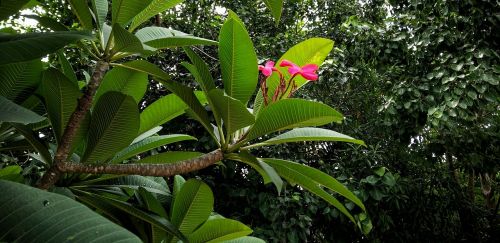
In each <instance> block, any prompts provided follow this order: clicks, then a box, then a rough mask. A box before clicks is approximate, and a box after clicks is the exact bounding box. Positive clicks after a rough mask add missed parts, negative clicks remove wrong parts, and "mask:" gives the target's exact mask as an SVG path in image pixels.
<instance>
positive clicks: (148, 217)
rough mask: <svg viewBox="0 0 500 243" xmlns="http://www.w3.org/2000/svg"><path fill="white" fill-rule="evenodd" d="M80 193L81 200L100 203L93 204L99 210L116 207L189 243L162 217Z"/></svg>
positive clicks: (130, 205)
mask: <svg viewBox="0 0 500 243" xmlns="http://www.w3.org/2000/svg"><path fill="white" fill-rule="evenodd" d="M79 192H80V194H79V198H85V199H86V201H87V202H92V201H96V202H99V204H93V206H96V207H97V208H98V209H101V210H106V209H107V208H108V207H106V208H99V206H100V205H106V206H112V207H115V208H116V209H119V210H121V211H123V213H126V214H129V215H132V216H134V217H136V218H138V219H140V220H143V221H145V222H147V223H150V224H152V225H154V226H156V227H158V228H161V229H163V230H164V231H165V232H168V233H170V234H173V235H175V236H176V237H179V238H180V239H182V240H184V241H186V242H187V239H186V238H185V237H184V235H183V234H182V233H181V232H179V230H178V229H176V228H175V225H173V224H172V223H171V222H169V221H168V220H167V219H166V218H163V217H160V216H158V215H156V214H153V213H150V212H146V211H143V210H140V209H138V208H137V207H134V205H132V204H130V203H127V202H124V201H120V200H117V199H113V198H109V197H105V196H101V195H98V194H93V193H88V192H83V191H79Z"/></svg>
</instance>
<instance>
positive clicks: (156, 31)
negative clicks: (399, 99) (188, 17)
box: [135, 26, 217, 50]
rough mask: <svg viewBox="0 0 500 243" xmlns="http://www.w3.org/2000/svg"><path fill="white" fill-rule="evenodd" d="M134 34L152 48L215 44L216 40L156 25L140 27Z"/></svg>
mask: <svg viewBox="0 0 500 243" xmlns="http://www.w3.org/2000/svg"><path fill="white" fill-rule="evenodd" d="M135 36H136V37H137V38H138V39H139V40H140V41H141V42H142V43H143V44H144V45H146V46H148V47H152V48H153V49H152V50H155V49H166V48H172V47H182V46H193V45H217V42H216V41H213V40H208V39H204V38H200V37H196V36H193V35H189V34H186V33H183V32H180V31H177V30H172V29H167V28H163V27H156V26H152V27H145V28H143V29H140V30H139V31H137V33H135Z"/></svg>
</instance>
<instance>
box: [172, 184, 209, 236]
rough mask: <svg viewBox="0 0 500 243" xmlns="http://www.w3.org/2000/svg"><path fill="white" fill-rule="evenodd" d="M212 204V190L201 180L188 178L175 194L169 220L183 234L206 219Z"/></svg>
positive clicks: (190, 231)
mask: <svg viewBox="0 0 500 243" xmlns="http://www.w3.org/2000/svg"><path fill="white" fill-rule="evenodd" d="M213 206H214V196H213V194H212V190H210V187H208V185H207V184H205V183H204V182H202V181H199V180H195V179H190V180H188V181H186V183H184V185H183V186H182V188H181V190H180V191H179V193H177V194H176V195H175V198H174V202H173V206H172V209H171V212H170V215H171V222H172V224H174V225H175V226H176V227H178V229H179V230H180V231H181V232H182V233H183V234H190V233H192V232H193V231H194V230H195V229H196V228H197V227H198V226H200V225H201V224H202V223H203V222H205V221H206V220H207V219H208V216H210V213H211V212H212V210H213Z"/></svg>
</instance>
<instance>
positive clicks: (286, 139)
mask: <svg viewBox="0 0 500 243" xmlns="http://www.w3.org/2000/svg"><path fill="white" fill-rule="evenodd" d="M304 141H338V142H347V143H355V144H360V145H365V143H364V142H363V141H362V140H357V139H354V138H352V137H349V136H347V135H344V134H342V133H338V132H335V131H332V130H328V129H323V128H316V127H303V128H295V129H293V130H291V131H289V132H285V133H283V134H280V135H278V136H276V137H274V138H271V139H269V140H266V141H264V142H260V143H256V144H252V145H250V146H247V147H246V148H253V147H260V146H266V145H275V144H282V143H290V142H304Z"/></svg>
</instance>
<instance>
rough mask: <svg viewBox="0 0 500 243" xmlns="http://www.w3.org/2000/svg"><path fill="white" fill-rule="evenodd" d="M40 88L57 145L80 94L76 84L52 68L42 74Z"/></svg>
mask: <svg viewBox="0 0 500 243" xmlns="http://www.w3.org/2000/svg"><path fill="white" fill-rule="evenodd" d="M41 87H42V89H41V90H42V92H41V93H42V95H43V97H44V100H45V109H46V110H47V113H48V115H49V120H50V123H51V124H52V129H54V134H55V137H56V141H57V143H58V144H59V143H60V142H61V138H62V135H63V133H64V129H65V128H66V125H67V124H68V121H69V118H70V117H71V114H73V112H74V111H75V108H76V106H77V104H78V98H80V96H81V93H80V90H79V89H78V86H77V85H76V83H73V82H71V81H70V80H69V79H68V78H66V76H64V74H62V73H61V72H59V71H58V70H57V69H53V68H50V69H48V70H46V71H45V72H43V76H42V86H41ZM76 140H78V139H76ZM76 140H75V141H76Z"/></svg>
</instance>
